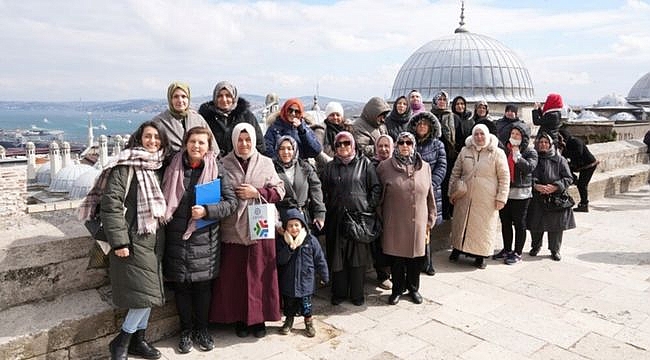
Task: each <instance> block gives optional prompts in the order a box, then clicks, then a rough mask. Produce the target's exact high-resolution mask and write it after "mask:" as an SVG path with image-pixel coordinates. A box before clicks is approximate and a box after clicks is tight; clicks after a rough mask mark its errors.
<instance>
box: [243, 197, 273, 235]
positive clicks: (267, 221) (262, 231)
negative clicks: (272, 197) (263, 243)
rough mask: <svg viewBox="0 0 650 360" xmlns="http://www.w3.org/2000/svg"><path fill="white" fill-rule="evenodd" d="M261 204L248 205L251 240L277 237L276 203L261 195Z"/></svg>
mask: <svg viewBox="0 0 650 360" xmlns="http://www.w3.org/2000/svg"><path fill="white" fill-rule="evenodd" d="M258 200H259V202H260V203H259V204H251V205H248V208H247V211H248V234H249V236H250V238H251V240H262V239H275V223H276V221H277V213H276V209H275V204H269V203H268V202H267V201H266V199H264V198H263V197H261V196H260V197H259V198H258Z"/></svg>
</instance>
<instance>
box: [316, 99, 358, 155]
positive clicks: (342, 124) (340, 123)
mask: <svg viewBox="0 0 650 360" xmlns="http://www.w3.org/2000/svg"><path fill="white" fill-rule="evenodd" d="M325 116H326V118H325V136H324V138H323V152H324V153H325V154H327V156H329V157H330V158H332V157H334V154H335V153H336V149H335V148H334V137H336V134H338V133H340V132H341V131H347V132H349V133H351V132H352V124H350V123H349V122H348V121H347V120H346V119H345V117H344V113H343V106H341V104H340V103H337V102H334V101H331V102H329V103H328V104H327V106H326V107H325ZM323 167H324V164H323Z"/></svg>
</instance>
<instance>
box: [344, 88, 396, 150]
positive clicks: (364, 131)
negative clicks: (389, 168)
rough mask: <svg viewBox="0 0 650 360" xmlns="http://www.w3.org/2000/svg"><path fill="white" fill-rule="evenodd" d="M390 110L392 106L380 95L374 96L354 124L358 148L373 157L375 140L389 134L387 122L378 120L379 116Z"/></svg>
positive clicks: (353, 133)
mask: <svg viewBox="0 0 650 360" xmlns="http://www.w3.org/2000/svg"><path fill="white" fill-rule="evenodd" d="M388 111H390V106H388V104H386V102H385V101H384V100H383V99H382V98H379V97H373V98H371V99H370V100H368V102H367V103H366V105H365V106H364V107H363V111H362V112H361V116H360V117H359V118H358V119H357V120H356V121H355V122H354V123H353V124H352V130H353V132H352V135H354V140H355V142H356V144H357V149H358V150H359V151H361V153H362V154H364V155H365V156H367V157H368V158H370V159H372V158H373V157H374V156H375V142H376V141H377V138H379V135H384V134H388V130H387V129H386V124H384V123H380V122H378V121H377V116H379V115H381V114H382V113H385V112H388Z"/></svg>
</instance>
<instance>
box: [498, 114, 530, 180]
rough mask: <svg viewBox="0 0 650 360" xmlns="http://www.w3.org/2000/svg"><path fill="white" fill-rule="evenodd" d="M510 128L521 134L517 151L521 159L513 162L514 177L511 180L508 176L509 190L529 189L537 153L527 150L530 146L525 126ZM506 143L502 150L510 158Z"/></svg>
mask: <svg viewBox="0 0 650 360" xmlns="http://www.w3.org/2000/svg"><path fill="white" fill-rule="evenodd" d="M512 128H516V129H518V130H519V132H520V133H521V135H522V136H521V144H520V145H519V149H520V150H519V151H520V153H521V157H520V158H519V159H516V160H515V176H514V180H512V174H511V176H510V179H511V180H510V188H511V189H512V188H529V187H531V186H532V185H533V174H532V173H533V170H535V168H536V167H537V151H535V149H533V148H529V146H528V145H529V144H530V132H529V130H528V127H527V126H522V125H521V124H518V123H516V124H513V125H512ZM509 144H510V142H509V141H508V142H507V143H506V144H505V146H504V148H505V152H506V157H508V156H510V153H511V152H512V150H511V148H510V146H509Z"/></svg>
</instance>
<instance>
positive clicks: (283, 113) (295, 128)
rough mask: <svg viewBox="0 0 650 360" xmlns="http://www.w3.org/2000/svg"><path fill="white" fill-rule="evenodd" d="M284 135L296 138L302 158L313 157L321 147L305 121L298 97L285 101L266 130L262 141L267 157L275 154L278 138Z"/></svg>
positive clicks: (303, 109)
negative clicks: (278, 113) (278, 114)
mask: <svg viewBox="0 0 650 360" xmlns="http://www.w3.org/2000/svg"><path fill="white" fill-rule="evenodd" d="M284 135H288V136H291V137H292V138H294V140H296V143H297V144H298V150H299V153H300V157H301V158H303V159H309V158H314V157H316V156H318V154H319V153H320V152H321V150H322V149H323V148H322V146H321V144H320V142H319V141H318V138H317V137H316V134H315V133H314V131H313V130H312V129H311V128H310V127H309V124H308V123H307V122H306V121H305V107H304V106H303V105H302V101H300V99H298V98H293V99H289V100H287V101H285V102H284V104H283V105H282V108H281V109H280V116H279V117H277V118H276V119H275V121H273V122H272V123H271V125H270V126H269V128H268V129H267V130H266V134H264V143H265V144H266V155H267V156H268V157H273V156H274V155H275V154H274V151H275V146H276V144H277V143H278V139H279V138H280V137H281V136H284Z"/></svg>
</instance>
